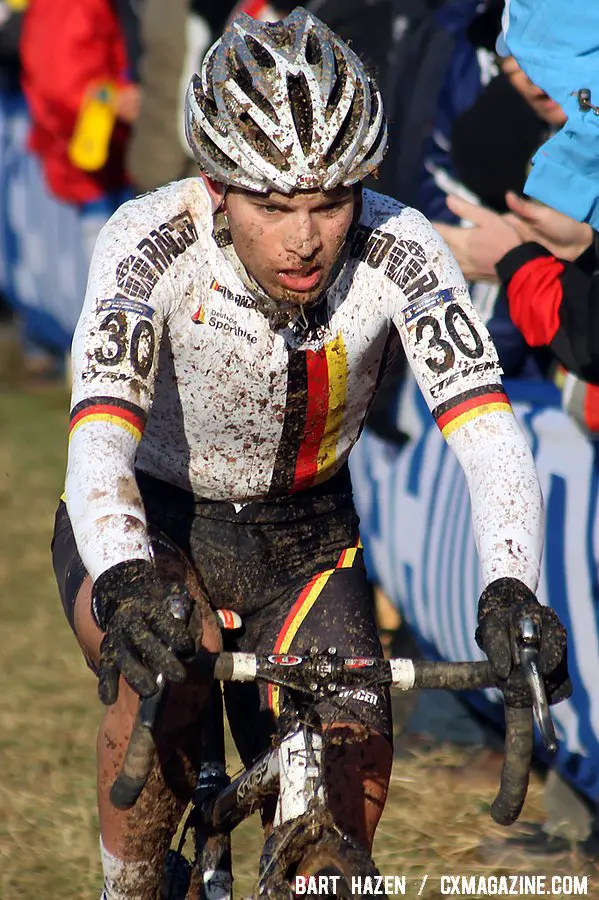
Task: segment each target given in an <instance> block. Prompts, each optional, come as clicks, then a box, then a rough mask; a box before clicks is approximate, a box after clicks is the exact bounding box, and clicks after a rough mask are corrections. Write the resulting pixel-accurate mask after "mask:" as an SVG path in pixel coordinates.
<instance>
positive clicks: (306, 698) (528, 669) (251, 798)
mask: <svg viewBox="0 0 599 900" xmlns="http://www.w3.org/2000/svg"><path fill="white" fill-rule="evenodd" d="M519 629H520V636H519V642H518V646H517V648H516V652H517V653H518V656H519V662H520V665H521V666H522V667H523V670H524V673H525V676H526V679H527V683H528V685H529V689H530V692H531V697H532V706H531V707H529V708H525V709H514V708H511V707H509V706H506V707H505V723H506V739H505V757H504V764H503V771H502V775H501V783H500V787H499V791H498V794H497V796H496V798H495V800H494V801H493V804H492V806H491V816H492V817H493V819H494V820H495V821H496V822H497V823H499V824H501V825H510V824H512V823H513V822H514V821H515V820H516V819H517V818H518V815H519V814H520V811H521V809H522V806H523V804H524V800H525V797H526V792H527V789H528V780H529V774H530V765H531V757H532V747H533V715H534V718H535V719H536V721H537V724H538V726H539V729H540V731H541V735H542V737H543V741H544V744H545V746H546V748H547V749H548V750H549V751H554V750H555V749H556V739H555V732H554V729H553V723H552V720H551V716H550V714H549V708H548V705H547V700H546V695H545V691H544V686H543V682H542V679H541V677H540V675H539V670H538V666H537V653H538V641H539V627H538V623H537V622H536V621H534V620H533V619H532V618H529V617H527V618H524V619H522V620H521V621H520V623H519ZM193 664H194V665H196V666H200V667H201V668H202V670H203V672H204V673H205V676H206V678H211V679H213V680H214V683H213V686H212V690H211V695H210V706H211V709H210V710H209V712H210V714H211V716H212V720H211V721H213V722H214V723H216V724H217V726H218V727H215V728H212V727H211V728H209V729H207V728H206V729H203V733H202V736H201V741H202V759H203V764H202V767H201V771H200V773H199V778H198V782H197V788H196V790H195V793H194V796H193V799H192V804H191V810H190V812H189V814H188V816H187V820H186V823H185V828H184V831H183V835H182V839H181V842H180V845H179V849H178V850H176V851H175V850H171V851H169V855H168V857H167V864H166V866H165V874H164V878H163V884H162V888H161V898H163V900H184V898H186V897H189V898H194V900H228V898H230V897H231V896H232V871H231V844H230V835H231V832H232V830H233V829H234V828H235V827H236V826H237V825H239V824H240V822H242V821H243V820H244V819H246V818H247V817H248V816H249V815H251V814H252V813H253V812H256V811H258V810H260V809H261V807H262V805H263V803H264V802H265V800H266V799H267V798H269V797H275V798H276V813H275V819H274V827H273V829H272V832H271V833H270V835H269V837H268V838H267V839H266V841H265V844H264V848H263V850H262V854H261V857H260V862H259V868H258V882H257V886H256V890H255V893H254V895H253V896H254V897H256V898H257V897H263V898H266V897H268V898H271V900H279V898H280V900H289V898H293V897H295V896H296V886H297V884H298V878H300V879H306V878H308V879H309V878H311V877H315V878H316V879H318V878H320V877H321V876H326V877H327V878H328V879H331V878H332V879H333V880H332V881H329V882H328V884H330V885H331V886H332V888H333V889H334V890H335V894H334V896H337V897H339V898H344V900H354V898H356V897H358V896H360V893H359V890H358V892H356V886H357V885H363V884H369V886H370V885H371V884H373V883H376V882H372V881H371V880H370V879H372V878H377V877H378V872H377V869H376V866H375V864H374V862H373V861H372V859H371V858H370V856H369V855H368V854H367V852H366V851H365V850H364V848H362V847H361V846H359V845H358V844H357V843H355V842H354V841H353V840H352V839H351V838H350V837H349V836H348V835H347V834H345V833H343V831H342V830H341V829H340V828H339V827H338V826H337V825H336V823H335V821H334V820H333V817H332V815H331V813H330V811H329V809H328V805H327V796H326V785H325V777H324V765H323V741H324V739H325V734H326V732H325V729H324V728H323V724H322V723H321V722H320V721H319V719H318V717H317V715H316V714H315V711H314V707H315V700H318V699H319V698H322V697H324V696H327V697H328V698H329V699H330V697H331V695H336V694H337V695H339V694H342V693H343V692H347V691H356V690H365V689H367V688H369V687H374V686H381V685H388V686H391V687H396V688H398V689H400V690H403V691H408V690H417V689H433V688H437V689H449V690H459V691H461V690H471V689H480V688H489V687H493V686H495V679H494V676H493V675H492V673H491V669H490V666H489V663H487V662H458V663H440V662H427V661H421V660H410V659H401V658H396V659H388V660H384V659H373V658H366V657H357V658H355V657H354V658H347V657H341V656H339V655H338V654H337V652H336V650H335V648H334V647H330V648H327V649H326V650H325V651H320V650H319V649H318V648H316V647H314V648H312V649H311V651H310V652H309V654H308V655H306V656H296V655H290V654H273V655H269V656H255V655H254V654H250V653H227V652H223V653H214V654H212V653H206V652H203V653H201V654H199V655H198V656H197V657H196V659H195V660H194V662H193ZM260 680H261V681H264V682H267V683H269V684H272V685H277V686H278V687H279V688H283V689H284V702H283V705H282V709H281V713H280V715H279V718H278V720H277V733H276V736H275V738H274V740H273V743H272V746H271V747H270V748H269V749H268V750H267V751H266V752H264V753H263V754H262V755H261V756H260V757H259V758H258V759H257V760H256V761H255V762H254V763H253V765H252V766H251V767H249V768H247V769H246V770H245V771H243V772H242V773H241V774H239V775H238V776H237V777H236V778H234V780H233V781H232V782H231V781H230V780H229V778H228V776H227V775H226V769H225V754H224V729H223V727H222V724H223V704H222V694H221V690H220V684H219V682H226V681H231V682H251V681H260ZM160 681H161V679H160V676H159V689H158V691H157V692H156V694H154V695H153V696H152V697H150V698H147V699H145V700H143V701H142V702H141V704H140V708H139V712H138V716H137V719H136V723H135V726H134V729H133V733H132V736H131V739H130V742H129V746H128V750H127V753H126V756H125V761H124V764H123V769H122V771H121V773H120V775H119V776H118V778H117V780H116V781H115V783H114V785H113V787H112V790H111V800H112V802H113V803H114V805H115V806H117V807H118V808H120V809H128V808H130V807H132V806H133V805H134V803H135V802H136V800H137V798H138V796H139V794H140V793H141V790H142V788H143V786H144V784H145V782H146V780H147V777H148V774H149V771H150V768H151V766H152V762H153V751H154V745H153V735H152V731H153V727H154V723H155V719H156V714H157V711H158V707H159V704H160V698H161V694H162V691H163V685H160ZM189 830H191V831H192V832H193V833H194V837H195V839H194V845H195V854H194V860H193V862H189V861H187V860H186V859H185V857H184V856H183V855H182V846H183V842H184V839H185V836H186V834H187V832H188V831H189ZM356 879H360V880H356ZM306 883H308V884H309V883H310V882H306V881H303V882H301V884H303V885H305V884H306ZM315 883H316V884H319V883H320V882H318V881H317V882H315ZM370 893H372V891H370Z"/></svg>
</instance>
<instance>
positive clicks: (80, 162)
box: [69, 83, 117, 172]
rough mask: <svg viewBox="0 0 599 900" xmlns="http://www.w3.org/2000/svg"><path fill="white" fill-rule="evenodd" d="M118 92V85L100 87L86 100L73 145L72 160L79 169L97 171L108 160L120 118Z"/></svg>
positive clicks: (70, 156) (70, 146) (70, 153)
mask: <svg viewBox="0 0 599 900" xmlns="http://www.w3.org/2000/svg"><path fill="white" fill-rule="evenodd" d="M116 93H117V91H116V87H115V85H114V84H110V83H107V84H96V85H94V86H93V87H90V88H89V90H88V91H87V93H86V95H85V97H84V98H83V103H82V104H81V109H80V110H79V115H78V116H77V122H76V124H75V131H74V132H73V137H72V138H71V142H70V144H69V159H70V160H71V162H72V163H73V165H74V166H77V167H78V168H79V169H83V170H84V171H86V172H96V171H97V170H98V169H101V168H102V166H103V165H105V163H106V160H107V159H108V148H109V146H110V138H111V137H112V130H113V128H114V123H115V119H116Z"/></svg>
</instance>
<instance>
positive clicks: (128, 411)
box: [69, 397, 147, 441]
mask: <svg viewBox="0 0 599 900" xmlns="http://www.w3.org/2000/svg"><path fill="white" fill-rule="evenodd" d="M146 420H147V415H146V413H145V412H144V410H143V409H142V408H141V407H140V406H137V405H136V404H135V403H130V402H129V401H128V400H120V399H118V398H116V397H90V398H89V399H88V400H82V401H81V403H77V405H76V406H74V407H73V409H72V410H71V419H70V427H69V437H71V436H72V435H73V434H74V433H75V432H76V431H77V429H78V428H80V427H81V425H84V424H87V423H89V422H109V423H110V424H112V425H118V426H119V428H123V429H124V430H125V431H127V432H128V433H129V434H131V435H132V436H133V437H134V438H135V439H136V440H137V441H140V440H141V437H142V435H143V432H144V428H145V425H146Z"/></svg>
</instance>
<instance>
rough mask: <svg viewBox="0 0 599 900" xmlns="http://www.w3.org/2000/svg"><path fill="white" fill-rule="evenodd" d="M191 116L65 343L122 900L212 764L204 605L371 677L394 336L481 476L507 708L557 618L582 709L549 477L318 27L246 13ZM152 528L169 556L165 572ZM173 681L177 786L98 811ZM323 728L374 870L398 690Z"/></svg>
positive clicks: (305, 18) (340, 50) (108, 239)
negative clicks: (171, 178) (202, 670)
mask: <svg viewBox="0 0 599 900" xmlns="http://www.w3.org/2000/svg"><path fill="white" fill-rule="evenodd" d="M186 117H187V118H186V125H187V136H188V140H189V143H190V145H191V147H192V148H193V151H194V153H195V155H196V158H197V161H198V164H199V168H200V172H201V175H200V176H199V177H197V178H191V179H187V180H184V181H180V182H176V183H173V184H170V185H167V186H165V187H163V188H160V189H159V190H157V191H154V192H153V193H150V194H146V195H144V196H141V197H139V198H137V199H136V200H133V201H131V202H129V203H127V204H125V205H124V206H123V207H121V209H120V210H119V211H118V212H117V213H116V214H115V215H114V216H113V218H112V219H111V220H110V221H109V222H108V224H107V225H106V226H105V228H104V229H103V231H102V233H101V235H100V238H99V240H98V243H97V246H96V249H95V253H94V258H93V261H92V265H91V270H90V276H89V285H88V290H87V295H86V299H85V304H84V308H83V311H82V315H81V319H80V322H79V325H78V328H77V332H76V335H75V339H74V345H73V397H72V409H71V434H70V448H69V461H68V472H67V480H66V504H65V503H61V505H60V507H59V511H58V514H57V523H56V532H55V539H54V564H55V569H56V573H57V580H58V583H59V587H60V591H61V596H62V601H63V604H64V607H65V611H66V613H67V616H68V618H69V621H70V623H71V625H72V627H73V629H74V631H75V633H76V635H77V638H78V640H79V643H80V644H81V646H82V649H83V652H84V654H85V656H86V658H87V660H88V662H89V664H90V665H91V667H92V668H93V669H94V670H95V671H96V672H97V673H98V675H99V695H100V698H101V700H102V701H103V702H104V703H105V704H107V705H108V707H109V708H108V710H107V712H106V715H105V718H104V721H103V724H102V726H101V729H100V734H99V740H98V754H99V761H98V791H99V808H100V827H101V840H102V859H103V866H104V872H105V891H104V897H105V898H106V900H114V898H125V897H126V898H131V897H150V896H152V897H153V896H155V895H156V891H157V882H158V877H159V871H160V865H161V861H162V859H163V858H164V853H165V851H166V845H167V843H168V841H169V838H170V836H171V835H172V833H173V831H174V829H175V827H176V823H177V820H178V817H179V816H180V814H181V812H182V810H183V809H184V807H185V804H186V803H187V801H188V799H189V796H190V793H191V790H192V788H193V776H194V771H195V770H197V766H198V764H199V761H198V760H197V758H196V756H197V754H195V755H194V749H193V748H194V741H195V742H196V743H197V729H198V722H199V716H200V715H201V704H202V699H203V695H202V689H201V687H198V685H197V684H195V683H194V682H193V678H192V676H188V678H187V680H186V681H185V675H186V669H185V657H186V656H187V655H188V654H189V653H191V652H193V650H194V645H195V646H197V645H198V643H199V642H200V641H201V642H202V643H203V645H204V646H205V647H208V648H215V647H217V646H218V634H217V633H216V628H215V627H214V624H213V621H212V620H211V615H212V614H211V612H210V609H217V608H219V607H228V608H231V609H233V610H234V611H236V612H238V613H239V614H240V615H241V616H242V618H243V628H242V629H241V631H240V632H239V634H237V635H235V636H234V640H232V641H231V643H230V649H239V650H245V651H248V652H258V653H272V652H275V653H283V654H284V653H288V652H292V653H297V652H302V651H305V650H306V649H307V648H309V647H311V646H312V645H314V644H317V645H318V646H320V647H321V648H326V647H328V646H331V645H334V646H336V647H337V648H338V651H339V652H340V653H343V654H346V655H351V656H370V655H380V653H381V650H380V644H379V641H378V637H377V633H376V627H375V621H374V618H373V612H372V605H371V597H370V591H369V588H368V584H367V580H366V575H365V571H364V565H363V560H362V552H361V546H360V542H359V534H358V519H357V516H356V513H355V510H354V506H353V503H352V495H351V484H350V480H349V475H348V467H347V458H348V455H349V452H350V450H351V448H352V446H353V444H354V443H355V441H356V440H357V438H358V435H359V433H360V430H361V428H362V425H363V422H364V418H365V415H366V412H367V409H368V406H369V403H370V401H371V400H372V397H373V394H374V392H375V390H376V387H377V385H378V383H379V381H380V378H381V377H382V374H383V372H384V370H385V367H386V366H387V364H388V361H389V359H390V357H391V350H392V345H393V344H394V336H395V335H399V336H400V337H401V340H402V342H403V346H404V349H405V352H406V355H407V357H408V360H409V362H410V364H411V366H412V368H413V370H414V372H415V375H416V377H417V378H418V381H419V384H420V386H421V388H422V391H423V393H424V395H425V397H426V398H427V401H428V404H429V406H430V408H431V411H432V414H433V416H434V417H435V419H436V421H437V423H438V425H439V427H440V428H441V430H442V432H443V434H444V435H445V437H446V438H447V441H448V443H449V444H450V446H451V447H452V449H453V450H454V451H455V452H456V454H457V455H458V457H459V459H460V461H461V463H462V465H463V467H464V471H465V472H466V475H467V478H468V481H469V485H470V491H471V496H472V515H473V523H474V528H475V531H476V536H477V541H478V547H479V552H480V562H481V566H482V571H483V575H484V582H485V584H486V587H485V590H484V592H483V595H482V597H481V599H480V603H479V618H478V622H479V629H478V636H479V641H480V643H481V646H482V647H483V649H484V650H485V652H486V653H487V655H488V656H489V658H490V659H491V661H492V664H493V665H494V666H495V668H496V670H497V672H498V674H499V675H500V676H501V677H502V678H503V679H504V680H505V682H504V683H505V691H506V695H507V696H508V697H509V699H510V701H511V702H514V703H527V702H529V700H528V694H527V690H526V688H525V687H524V688H523V687H522V684H521V683H520V681H519V679H518V675H519V673H518V671H512V668H513V663H512V657H511V651H510V639H511V621H512V614H513V612H514V610H522V609H526V610H528V609H534V610H542V615H543V646H542V664H543V672H544V673H546V679H547V686H548V691H549V694H550V697H551V699H553V700H556V699H560V698H561V697H562V696H565V695H566V694H567V692H568V684H567V671H566V663H565V635H564V631H563V628H562V627H561V625H560V624H559V622H558V621H557V619H556V617H555V615H554V614H553V612H552V611H551V610H548V609H545V608H541V607H540V606H539V604H538V602H537V600H536V599H535V596H534V593H533V591H534V589H535V587H536V584H537V578H538V572H539V560H540V555H541V545H542V499H541V494H540V489H539V484H538V480H537V476H536V473H535V469H534V465H533V461H532V457H531V454H530V452H529V449H528V446H527V444H526V442H525V440H524V438H523V436H522V434H521V432H520V430H519V428H518V426H517V423H516V420H515V418H514V416H513V414H512V411H511V408H510V404H509V401H508V399H507V397H506V395H505V393H504V391H503V388H502V385H501V379H500V375H501V370H500V368H499V365H498V361H497V355H496V353H495V349H494V347H493V344H492V342H491V340H490V338H489V336H488V333H487V331H486V329H485V328H484V326H483V324H482V322H481V321H480V319H479V317H478V316H477V314H476V312H475V311H474V309H473V307H472V304H471V302H470V299H469V296H468V292H467V289H466V286H465V284H464V280H463V278H462V276H461V274H460V272H459V270H458V267H457V265H456V263H455V261H454V259H453V258H452V256H451V254H450V253H449V251H448V250H447V248H446V246H445V245H444V244H443V242H442V240H441V239H440V238H439V237H438V236H437V235H436V233H435V231H434V230H433V228H432V227H431V225H430V224H429V223H428V221H427V220H426V219H425V218H424V217H423V216H422V215H420V214H419V213H418V212H416V211H415V210H413V209H409V208H406V207H404V206H402V205H401V204H400V203H398V202H396V201H395V200H392V199H390V198H388V197H384V196H380V195H378V194H376V193H373V192H371V191H368V190H363V189H362V187H361V181H362V179H363V178H364V177H365V176H366V175H367V174H368V173H372V172H374V171H375V170H376V167H377V166H378V165H379V163H380V161H381V159H382V157H383V153H384V151H385V145H386V137H387V130H386V124H385V118H384V114H383V109H382V104H381V99H380V94H379V92H378V90H377V88H376V86H375V84H374V83H373V81H372V79H371V78H370V77H369V76H368V74H367V73H366V71H365V70H364V67H363V65H362V64H361V62H360V60H359V59H358V58H357V57H356V56H355V54H354V53H353V52H352V50H351V49H350V48H349V47H348V46H347V45H346V44H344V43H343V42H342V41H341V40H340V39H339V38H338V37H337V36H336V35H335V34H334V33H333V32H331V31H330V30H329V29H328V28H327V27H326V26H324V25H323V24H322V23H321V22H320V21H319V20H318V19H316V18H315V17H313V16H311V15H310V14H308V13H307V12H306V11H305V10H303V9H301V8H298V9H296V10H295V11H294V12H293V13H292V14H290V15H289V16H288V17H287V18H286V19H285V20H283V21H282V22H280V23H277V24H266V23H259V22H256V21H254V20H252V19H250V18H249V17H247V16H246V15H240V16H238V17H237V18H236V19H235V20H234V21H233V23H232V24H231V25H230V27H229V28H228V29H227V31H226V32H225V33H224V35H223V37H222V38H221V39H220V40H219V41H217V43H216V44H215V45H214V46H213V47H212V48H211V50H210V51H209V52H208V54H207V57H206V59H205V61H204V63H203V67H202V73H201V77H199V78H198V77H194V78H193V79H192V83H191V85H190V87H189V90H188V94H187V105H186ZM415 477H418V473H415ZM448 524H449V527H451V524H450V523H448ZM151 529H155V530H158V533H159V534H161V535H163V536H164V537H163V538H161V539H160V541H159V543H158V549H157V550H153V549H152V548H153V546H154V544H153V543H152V538H151V533H150V530H151ZM169 548H170V549H169ZM176 548H178V549H176ZM179 551H180V552H179ZM181 554H183V556H181ZM183 557H184V558H185V559H186V560H187V561H188V562H187V563H182V562H181V560H182V559H183ZM159 564H160V565H159ZM165 565H166V566H169V565H170V570H169V571H168V572H166V574H164V575H163V570H164V566H165ZM161 566H162V569H161V568H160V567H161ZM190 568H191V569H193V573H194V575H195V577H196V579H197V581H196V586H195V593H196V596H197V598H198V604H199V606H200V611H201V616H200V618H202V620H203V623H204V625H203V631H202V629H201V628H198V627H197V626H196V627H195V628H191V626H190V627H188V626H186V625H185V623H184V622H182V621H177V620H175V619H173V618H172V616H171V615H170V613H169V610H168V607H167V604H166V603H165V599H164V598H165V596H166V594H167V593H168V591H169V590H170V587H169V585H168V584H167V585H166V586H165V584H166V582H168V581H169V580H170V583H172V582H173V581H175V582H176V581H180V580H181V579H187V584H188V587H189V586H190V584H191V579H190V576H189V574H188V569H190ZM159 569H160V571H159ZM186 572H187V574H186ZM159 576H160V577H159ZM192 632H193V633H192ZM158 672H162V673H164V675H165V676H166V678H167V679H168V680H170V681H171V682H173V683H174V685H173V689H172V691H171V693H170V694H169V695H168V698H167V701H166V704H165V709H164V716H163V718H162V720H161V721H162V726H161V728H162V731H161V735H160V736H159V740H160V742H161V743H160V750H159V763H158V764H157V765H156V768H155V771H154V773H153V775H152V776H151V778H150V781H149V782H148V785H147V786H146V788H145V789H144V792H143V793H142V796H141V798H140V801H139V803H138V804H137V806H136V807H135V808H134V809H133V810H132V811H130V812H126V813H123V812H118V811H117V810H115V809H114V808H113V807H112V806H111V805H110V801H109V799H108V789H109V787H110V784H111V782H112V780H113V778H114V775H115V774H116V772H117V770H118V769H119V767H120V764H121V762H122V756H123V747H124V743H125V740H126V737H127V735H128V733H129V731H130V729H131V723H132V719H133V716H134V712H135V707H136V702H137V697H138V695H148V694H151V693H152V691H153V690H154V688H155V678H156V674H157V673H158ZM245 687H246V686H237V689H235V686H233V687H231V688H230V689H229V690H228V691H227V695H226V702H227V710H228V715H229V719H230V723H231V728H232V731H233V735H234V737H235V739H236V741H237V743H238V746H239V748H240V753H241V755H242V757H243V759H244V761H245V762H249V761H251V759H252V758H253V757H254V756H255V754H256V753H257V752H258V750H259V749H261V748H262V747H264V745H265V743H267V742H268V740H269V736H270V733H271V728H272V713H273V712H274V713H276V711H277V708H278V698H277V696H276V692H275V691H264V692H259V691H258V689H255V690H254V689H247V690H244V689H243V688H245ZM319 709H320V712H321V715H322V717H323V720H325V721H327V722H328V723H330V724H329V727H330V728H331V729H332V731H331V732H330V735H331V736H332V738H331V744H332V746H331V748H330V750H329V751H328V755H327V778H328V781H329V785H330V789H329V800H330V804H331V808H332V811H333V814H334V815H335V817H336V818H337V820H338V822H339V823H340V825H341V826H342V827H343V828H345V829H346V830H347V831H348V832H350V833H351V834H353V835H354V837H355V838H356V839H357V840H358V841H361V842H362V843H363V844H364V845H365V846H366V847H368V848H370V847H371V845H372V840H373V836H374V831H375V828H376V825H377V822H378V820H379V817H380V815H381V812H382V809H383V805H384V802H385V796H386V790H387V784H388V779H389V773H390V768H391V761H392V747H391V728H390V711H389V702H388V696H387V693H386V692H385V691H382V690H368V691H357V692H355V693H354V694H351V695H350V696H349V697H345V698H343V700H342V701H341V702H340V703H338V704H336V703H334V702H333V701H331V702H329V703H321V704H320V706H319ZM352 723H353V724H352ZM148 863H151V865H148Z"/></svg>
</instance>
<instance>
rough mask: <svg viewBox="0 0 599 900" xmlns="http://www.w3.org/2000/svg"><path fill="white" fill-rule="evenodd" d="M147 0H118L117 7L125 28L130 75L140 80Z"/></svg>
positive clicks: (133, 79) (134, 79) (133, 78)
mask: <svg viewBox="0 0 599 900" xmlns="http://www.w3.org/2000/svg"><path fill="white" fill-rule="evenodd" d="M145 5H146V0H117V3H116V9H117V13H118V17H119V20H120V23H121V28H122V29H123V36H124V38H125V45H126V47H127V57H128V60H129V72H128V74H129V77H130V78H131V81H135V82H139V62H140V59H141V55H142V52H143V44H142V18H143V15H144V11H145Z"/></svg>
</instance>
